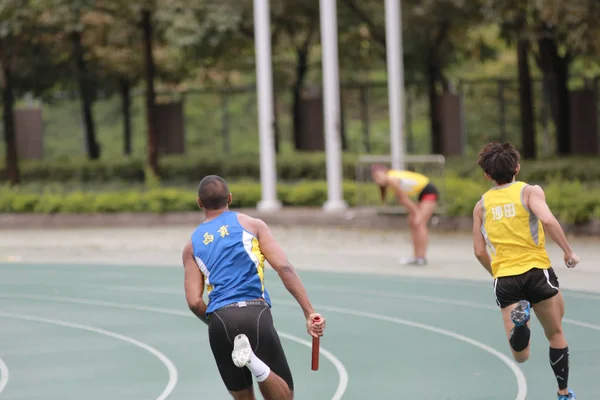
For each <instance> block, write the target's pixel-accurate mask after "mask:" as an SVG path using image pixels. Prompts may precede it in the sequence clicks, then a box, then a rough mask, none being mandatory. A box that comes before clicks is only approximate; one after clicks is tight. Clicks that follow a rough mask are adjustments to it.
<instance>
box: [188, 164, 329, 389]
mask: <svg viewBox="0 0 600 400" xmlns="http://www.w3.org/2000/svg"><path fill="white" fill-rule="evenodd" d="M229 204H231V194H230V193H229V189H228V187H227V183H226V182H225V181H224V180H223V179H222V178H220V177H218V176H214V175H211V176H207V177H205V178H204V179H202V181H201V182H200V186H199V188H198V205H199V206H200V207H201V208H203V209H204V211H205V214H206V219H205V221H204V222H203V223H201V224H200V225H199V226H198V227H197V228H196V230H195V231H194V232H193V233H192V238H191V240H190V241H189V242H188V243H187V244H186V246H185V248H184V249H183V255H182V257H183V265H184V269H185V295H186V299H187V302H188V306H189V308H190V310H191V311H192V312H193V313H194V314H195V315H196V316H197V317H198V318H199V319H200V320H202V321H203V322H205V323H206V324H207V325H208V337H209V342H210V347H211V350H212V353H213V356H214V358H215V361H216V363H217V367H218V369H219V373H220V374H221V378H222V380H223V382H224V384H225V386H226V387H227V389H228V390H229V392H230V393H231V395H232V396H233V398H234V399H236V400H254V399H255V397H254V393H253V385H252V377H254V378H256V380H257V382H258V383H259V387H260V390H261V393H262V394H263V396H264V398H265V399H267V400H290V399H292V398H293V391H294V382H293V379H292V374H291V371H290V368H289V366H288V363H287V360H286V356H285V353H284V351H283V348H282V346H281V342H280V340H279V336H278V334H277V331H276V329H275V327H274V325H273V317H272V315H271V311H270V308H271V299H270V297H269V293H268V292H267V290H266V289H265V283H264V261H265V259H266V260H267V261H268V262H269V264H270V265H271V266H272V267H273V269H274V270H275V271H276V272H277V273H278V274H279V277H280V278H281V280H282V281H283V284H284V285H285V287H286V288H287V289H288V291H289V292H290V293H291V294H292V295H293V296H294V297H295V298H296V300H297V301H298V303H299V304H300V307H302V311H303V312H304V317H305V318H306V327H307V330H308V333H309V334H310V335H311V336H313V337H319V336H322V335H323V332H324V329H325V318H323V317H322V316H321V315H319V314H317V313H315V311H314V309H313V307H312V305H311V303H310V301H309V300H308V296H307V294H306V291H305V289H304V286H303V285H302V282H301V281H300V279H299V277H298V275H296V272H295V271H294V268H293V267H292V265H291V264H290V263H289V262H288V259H287V257H286V255H285V253H284V252H283V250H282V249H281V247H280V246H279V244H278V243H277V241H276V240H275V238H274V237H273V235H272V234H271V232H270V231H269V227H268V226H267V225H266V224H265V223H264V222H263V221H261V220H259V219H255V218H251V217H249V216H248V215H244V214H240V213H236V212H232V211H230V210H229ZM204 287H206V290H207V292H208V304H206V303H205V302H204V300H203V293H204ZM317 316H318V317H320V321H319V322H314V318H315V317H317Z"/></svg>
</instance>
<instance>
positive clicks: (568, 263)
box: [567, 260, 575, 268]
mask: <svg viewBox="0 0 600 400" xmlns="http://www.w3.org/2000/svg"><path fill="white" fill-rule="evenodd" d="M574 266H575V261H573V260H567V268H573V267H574Z"/></svg>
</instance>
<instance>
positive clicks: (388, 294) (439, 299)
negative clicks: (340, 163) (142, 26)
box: [0, 285, 600, 332]
mask: <svg viewBox="0 0 600 400" xmlns="http://www.w3.org/2000/svg"><path fill="white" fill-rule="evenodd" d="M310 289H311V290H319V291H321V290H322V291H327V292H334V293H343V294H349V295H357V294H359V295H364V296H373V297H377V298H380V299H381V298H391V299H408V300H419V301H426V302H429V303H437V304H445V305H454V306H459V307H469V308H477V309H480V310H489V311H499V308H498V307H497V306H489V305H487V304H477V303H473V302H469V301H464V300H454V299H448V298H445V297H433V296H422V295H416V294H403V293H392V292H375V291H369V290H352V289H345V288H340V287H335V286H317V285H315V286H311V287H310ZM0 297H2V295H0ZM533 315H535V313H534V314H533ZM563 322H564V323H565V324H570V325H576V326H579V327H582V328H587V329H592V330H595V331H599V332H600V325H594V324H591V323H589V322H583V321H578V320H575V319H570V318H563Z"/></svg>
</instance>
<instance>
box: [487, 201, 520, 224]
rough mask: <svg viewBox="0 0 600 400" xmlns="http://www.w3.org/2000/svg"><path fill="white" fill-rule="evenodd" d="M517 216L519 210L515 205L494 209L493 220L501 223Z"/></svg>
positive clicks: (505, 205)
mask: <svg viewBox="0 0 600 400" xmlns="http://www.w3.org/2000/svg"><path fill="white" fill-rule="evenodd" d="M515 215H517V208H516V207H515V204H514V203H508V204H504V205H501V206H496V207H492V219H493V220H494V221H499V220H501V219H502V218H513V217H514V216H515Z"/></svg>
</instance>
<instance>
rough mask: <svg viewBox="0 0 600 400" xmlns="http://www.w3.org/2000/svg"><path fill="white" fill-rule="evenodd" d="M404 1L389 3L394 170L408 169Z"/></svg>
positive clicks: (390, 105) (387, 40)
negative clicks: (406, 161)
mask: <svg viewBox="0 0 600 400" xmlns="http://www.w3.org/2000/svg"><path fill="white" fill-rule="evenodd" d="M400 2H401V0H385V35H386V53H387V78H388V98H389V108H390V111H389V113H390V147H391V149H390V150H391V158H392V168H394V169H404V63H403V58H402V56H403V49H402V7H401V4H400Z"/></svg>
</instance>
